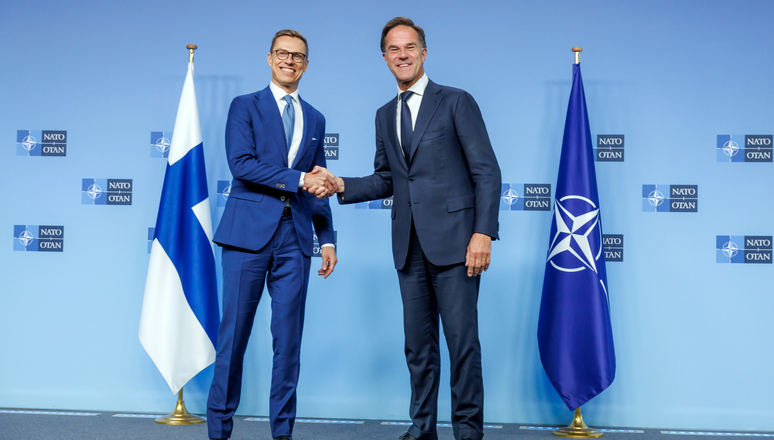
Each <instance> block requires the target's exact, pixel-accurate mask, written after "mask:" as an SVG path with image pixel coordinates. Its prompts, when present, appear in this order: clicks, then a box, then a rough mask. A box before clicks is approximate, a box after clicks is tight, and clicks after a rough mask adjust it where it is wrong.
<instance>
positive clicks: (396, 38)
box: [382, 25, 427, 91]
mask: <svg viewBox="0 0 774 440" xmlns="http://www.w3.org/2000/svg"><path fill="white" fill-rule="evenodd" d="M384 46H385V52H384V53H383V54H382V56H383V57H384V61H386V62H387V67H389V68H390V71H391V72H392V74H393V75H395V79H396V80H398V87H399V88H400V89H401V90H404V91H405V90H408V88H409V87H411V86H412V85H414V83H415V82H417V80H418V79H419V78H421V77H422V75H423V74H424V73H425V69H424V67H423V66H422V64H423V63H424V62H425V56H427V49H424V48H422V46H421V45H420V43H419V35H417V31H415V30H414V29H413V28H410V27H408V26H402V25H401V26H396V27H394V28H392V29H390V31H389V32H388V33H387V36H386V37H385V38H384Z"/></svg>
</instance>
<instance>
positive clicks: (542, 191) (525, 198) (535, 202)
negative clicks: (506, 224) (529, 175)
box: [500, 183, 551, 211]
mask: <svg viewBox="0 0 774 440" xmlns="http://www.w3.org/2000/svg"><path fill="white" fill-rule="evenodd" d="M550 210H551V184H548V183H503V184H502V187H501V188H500V211H550Z"/></svg>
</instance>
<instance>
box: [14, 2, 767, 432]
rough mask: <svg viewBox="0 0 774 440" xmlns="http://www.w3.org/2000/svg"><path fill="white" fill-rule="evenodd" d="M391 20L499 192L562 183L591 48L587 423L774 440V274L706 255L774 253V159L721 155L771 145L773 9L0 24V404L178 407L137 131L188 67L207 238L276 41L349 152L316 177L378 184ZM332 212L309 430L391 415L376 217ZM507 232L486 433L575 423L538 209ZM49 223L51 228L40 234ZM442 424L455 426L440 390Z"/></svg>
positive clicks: (314, 320) (395, 314) (308, 371)
mask: <svg viewBox="0 0 774 440" xmlns="http://www.w3.org/2000/svg"><path fill="white" fill-rule="evenodd" d="M397 15H409V16H411V17H412V18H413V19H414V20H415V21H416V22H417V24H419V25H420V26H422V27H424V29H425V31H426V33H427V44H428V56H427V62H426V64H425V69H426V72H427V74H428V76H429V77H430V78H431V79H432V80H434V81H436V82H438V83H440V84H446V85H452V86H456V87H460V88H463V89H466V90H468V91H469V92H470V93H471V94H472V95H473V96H474V97H475V98H476V100H477V101H478V103H479V105H480V107H481V109H482V112H483V115H484V119H485V121H486V123H487V127H488V129H489V134H490V137H491V139H492V144H493V146H494V148H495V152H496V154H497V156H498V159H499V161H500V166H501V168H502V174H503V176H502V177H503V182H504V183H508V184H511V187H512V188H523V184H550V185H551V188H554V185H555V183H556V177H557V169H558V160H559V152H560V147H561V142H562V133H563V129H564V127H563V124H564V117H565V112H566V106H567V101H568V98H569V91H570V86H571V64H572V53H571V52H570V48H571V47H572V46H583V47H584V49H585V50H584V52H583V55H582V66H583V76H584V80H585V81H584V83H585V88H586V98H587V104H588V110H589V120H590V127H591V132H592V137H593V138H594V139H595V140H596V136H597V135H605V134H610V135H623V136H624V140H625V150H624V151H625V161H623V162H597V164H596V165H597V176H598V184H599V194H600V202H601V206H602V215H603V225H604V228H605V233H606V234H621V235H623V236H624V253H623V255H624V258H623V261H622V262H609V263H608V265H607V271H608V281H609V289H610V304H611V313H612V324H613V332H614V338H615V343H616V354H617V360H618V370H617V377H616V379H615V381H614V382H613V384H612V386H611V387H610V388H609V389H608V390H607V391H605V392H604V393H602V394H601V395H600V396H598V397H597V398H596V399H594V400H593V401H592V402H590V403H589V404H587V405H586V406H584V416H585V417H586V419H587V421H589V422H591V423H593V424H595V425H607V426H639V427H672V428H703V429H734V430H737V429H738V430H772V429H774V426H772V422H771V414H772V411H774V403H772V400H771V399H770V396H771V392H772V389H773V387H774V379H772V374H771V367H770V366H771V364H772V362H774V351H773V350H772V345H771V343H770V340H769V337H770V334H771V333H772V332H774V320H772V319H771V317H770V314H771V310H772V308H773V307H774V299H772V292H771V283H772V279H773V278H772V275H774V272H773V271H772V264H771V260H770V259H769V260H768V261H767V262H765V263H764V264H748V263H742V264H734V263H731V264H728V263H727V262H728V261H729V259H728V258H725V255H726V254H723V253H722V251H719V250H718V249H719V248H722V247H723V246H724V245H725V243H726V242H728V241H734V240H736V242H737V245H738V247H739V248H740V249H744V248H746V247H749V246H746V244H749V243H745V240H744V238H743V237H745V236H756V237H764V241H763V243H764V245H765V239H766V238H768V239H769V244H768V246H769V247H768V249H769V250H770V249H771V242H770V239H771V236H772V235H773V234H774V223H772V221H771V216H772V215H774V208H772V204H771V197H770V191H771V189H772V188H773V187H774V173H772V167H773V166H774V165H773V164H772V162H771V159H770V158H771V156H770V153H769V160H768V161H764V162H762V163H751V162H749V161H748V162H732V161H731V160H730V159H729V160H722V161H721V159H723V158H724V156H722V154H725V153H723V151H720V152H719V151H718V139H722V140H723V142H721V144H722V143H724V142H725V140H726V139H727V136H726V137H723V136H725V135H734V136H733V137H732V139H734V140H737V145H738V146H739V148H743V149H744V148H745V147H746V146H747V145H748V144H745V138H744V135H767V136H769V137H768V138H766V137H762V138H761V137H758V138H754V139H763V141H760V142H759V143H761V142H762V143H764V144H765V140H766V139H768V140H769V142H770V140H771V137H770V136H771V134H772V133H773V132H774V118H772V116H773V115H774V112H773V111H772V103H773V102H774V101H773V100H772V98H774V82H773V81H772V73H774V46H772V45H771V44H770V43H771V18H772V17H774V4H772V3H771V2H769V1H763V0H762V1H752V0H749V1H748V0H746V1H741V2H731V1H712V0H701V1H699V0H682V1H679V2H675V1H673V0H654V1H649V2H621V1H615V0H596V1H593V0H592V1H586V2H575V1H558V0H556V1H544V2H528V1H507V2H506V1H495V0H482V1H477V2H467V1H465V2H463V1H448V2H441V1H434V2H421V3H415V2H407V1H403V0H398V1H394V2H391V3H385V4H364V3H363V2H356V1H334V2H319V1H311V0H300V1H298V2H295V3H294V4H293V7H292V8H288V7H287V5H286V4H285V3H282V2H273V3H270V2H256V1H231V2H219V3H215V2H204V1H182V0H171V1H167V2H158V1H148V0H137V1H134V2H119V3H116V2H97V3H94V2H85V1H80V0H76V1H71V2H55V1H39V0H30V1H26V2H7V1H6V2H3V3H0V139H2V142H0V145H2V146H3V148H2V149H1V151H0V155H2V160H0V206H2V216H0V231H3V234H5V237H6V240H5V243H6V244H5V245H4V246H2V247H0V276H1V277H2V281H3V292H2V294H1V295H0V332H2V334H3V337H2V338H0V353H2V354H3V355H2V361H0V378H2V379H0V406H3V407H25V408H59V409H88V410H106V411H110V410H115V411H138V412H158V413H166V412H169V410H171V409H172V405H173V402H174V396H172V395H171V394H170V392H169V388H168V387H167V385H166V384H165V382H164V380H163V379H162V377H161V375H160V374H159V373H158V371H157V370H156V368H155V366H154V365H153V363H152V362H151V360H150V358H149V357H148V356H147V354H146V353H145V352H144V350H143V348H142V346H141V345H140V343H139V340H138V337H137V333H138V324H139V316H140V307H141V302H142V296H143V290H144V284H145V275H146V272H147V266H148V228H149V227H152V226H153V225H154V224H155V220H156V211H157V209H158V203H159V197H160V192H161V185H162V181H163V176H164V169H165V160H164V159H163V158H158V157H153V155H152V152H153V148H154V147H152V146H151V143H150V139H151V132H165V133H167V134H170V133H171V131H172V129H173V124H174V118H175V112H176V109H177V104H178V99H179V96H180V92H181V89H182V83H183V79H184V76H185V69H186V63H187V57H188V53H187V51H186V50H185V45H186V44H188V43H195V44H198V45H199V50H198V51H197V53H196V60H195V62H196V77H195V83H196V89H197V95H198V100H199V111H200V116H201V121H202V130H203V138H204V148H205V150H206V155H207V171H208V179H209V187H210V197H211V206H212V218H213V224H214V225H217V222H218V220H219V219H220V215H221V214H222V208H220V207H218V206H217V198H218V197H219V196H218V194H217V190H218V182H219V181H225V180H229V179H230V174H229V171H228V167H227V165H226V161H225V153H224V144H223V137H224V127H225V122H226V114H227V110H228V105H229V102H230V101H231V99H232V98H233V97H234V96H236V95H238V94H244V93H249V92H253V91H256V90H258V89H261V88H263V87H265V86H266V85H267V84H268V81H269V80H270V70H269V68H268V66H267V65H266V53H267V52H268V50H269V43H270V40H271V37H272V36H273V34H274V32H276V31H277V30H279V29H282V28H294V29H297V30H299V31H301V32H302V33H303V34H304V35H305V36H306V37H307V38H308V40H309V43H310V47H309V49H310V53H309V58H310V63H309V69H308V71H307V72H306V74H305V75H304V78H303V81H302V82H301V87H300V93H301V95H302V96H303V97H304V99H306V100H307V101H309V102H310V103H312V104H313V105H314V106H315V107H317V108H318V109H319V110H321V111H322V112H323V113H324V114H325V116H326V118H327V122H328V126H327V132H328V133H333V134H338V135H339V155H338V159H337V160H331V161H330V162H329V168H330V169H331V170H332V171H333V172H334V173H337V174H341V175H364V174H367V173H370V172H371V171H372V168H371V164H372V161H373V152H374V128H373V120H374V114H375V111H376V109H377V108H378V107H379V106H380V105H382V104H383V103H384V102H386V101H387V100H388V99H390V98H391V97H392V96H394V95H395V92H396V88H395V81H394V78H393V77H392V75H391V74H390V72H389V71H388V69H387V67H386V66H385V65H384V61H383V60H382V59H381V53H380V51H379V34H380V31H381V28H382V26H383V25H384V23H386V21H387V20H389V19H390V18H392V17H394V16H397ZM49 131H59V132H61V131H65V132H66V155H65V156H53V157H47V156H34V155H29V153H27V154H25V153H26V151H27V150H25V149H24V146H25V144H24V143H23V142H22V141H23V138H24V137H26V136H28V135H33V136H38V137H47V138H48V139H53V140H56V139H57V138H60V137H61V136H60V135H61V133H47V132H49ZM20 132H21V135H20ZM738 134H741V136H737V135H738ZM45 135H47V136H45ZM719 136H720V137H719ZM751 139H753V138H751ZM37 140H38V141H40V139H37ZM27 146H28V147H29V143H27ZM38 146H40V145H38ZM49 146H53V147H54V148H49V149H48V150H47V152H48V153H49V154H56V153H57V152H61V149H59V148H56V147H57V146H59V147H61V145H60V144H51V145H49ZM769 147H770V144H769ZM756 151H758V150H756ZM767 151H769V152H770V151H771V150H770V149H769V150H767ZM729 152H732V151H731V150H729ZM743 153H744V152H740V153H739V154H743ZM738 157H743V156H738ZM719 158H720V159H719ZM84 179H86V182H87V183H93V182H94V179H97V180H98V181H101V182H103V181H104V182H107V183H109V182H108V179H131V184H132V202H131V205H105V206H102V205H94V204H93V203H91V204H89V203H86V202H89V199H88V195H87V194H85V193H84V189H85V188H84ZM653 185H658V187H657V188H656V187H653ZM669 185H696V186H697V189H698V212H646V211H647V209H646V208H647V207H648V206H652V205H649V203H650V202H649V200H647V196H649V195H650V194H651V192H652V191H651V190H652V189H659V190H660V191H661V192H662V194H664V196H665V197H666V198H670V195H674V194H670V190H669ZM86 187H88V185H86ZM644 193H645V194H644ZM521 195H523V194H521ZM509 200H510V199H509ZM503 203H504V205H503V206H504V208H509V207H510V205H507V204H506V202H505V201H504V202H503ZM666 203H669V202H666ZM667 206H672V205H671V204H668V205H667ZM332 208H333V213H334V225H335V229H336V230H337V232H338V246H339V247H338V256H339V259H340V263H339V266H337V268H336V271H335V273H334V274H333V276H332V277H331V278H329V279H327V280H324V281H323V280H322V279H318V278H317V277H315V278H314V279H313V280H312V281H311V284H310V295H309V302H308V308H307V310H308V313H307V321H306V327H305V336H304V338H305V339H304V345H303V350H302V370H301V379H300V385H299V387H300V388H299V415H300V416H302V417H332V418H369V419H399V420H405V419H407V418H408V415H407V414H408V397H409V388H408V372H407V368H406V366H405V362H404V359H403V342H402V325H401V311H400V310H401V305H400V297H399V293H398V283H397V277H396V275H395V271H394V270H393V269H392V257H391V255H390V237H389V222H390V221H389V214H388V212H389V211H387V210H376V209H358V208H357V207H355V206H339V205H338V204H337V203H335V202H334V203H333V204H332ZM650 210H651V211H655V210H656V209H655V208H654V209H650ZM500 214H501V215H500V224H501V238H502V240H501V241H499V242H496V243H495V244H494V247H493V261H492V265H491V267H490V269H489V271H488V272H487V273H486V274H485V275H484V278H483V281H482V292H481V299H480V314H481V342H482V348H483V362H484V381H485V386H486V412H485V414H486V420H487V422H512V423H539V424H549V423H550V424H566V423H567V422H569V420H570V413H569V412H568V411H567V409H566V407H565V406H564V405H563V403H562V402H561V400H560V399H559V397H558V395H557V394H556V392H555V391H554V390H553V388H552V387H551V385H550V383H549V382H548V380H547V379H546V377H545V374H544V373H543V369H542V366H541V365H540V361H539V357H538V350H537V338H536V332H537V319H538V309H539V304H540V295H541V287H542V280H543V269H544V265H545V255H546V254H545V253H546V250H547V247H548V239H549V237H548V236H549V229H550V223H551V213H550V211H528V210H511V209H504V210H502V211H501V212H500ZM41 225H43V226H57V227H59V226H61V227H63V228H62V229H58V228H53V231H54V232H53V233H52V232H51V231H52V228H42V229H41V228H33V227H32V226H41ZM25 229H26V230H27V231H34V232H33V235H35V234H40V233H41V230H43V231H44V234H45V232H49V233H50V234H53V237H54V238H57V237H58V234H59V233H60V232H61V233H63V236H64V244H63V250H62V252H45V251H43V250H45V249H41V251H37V252H35V251H31V250H30V249H29V248H23V246H21V245H20V244H19V243H20V241H19V239H18V233H19V231H23V230H25ZM57 231H59V232H57ZM12 234H13V235H12ZM740 237H741V238H740ZM33 238H40V237H37V236H36V237H33ZM44 238H45V237H44ZM43 241H45V240H43ZM52 242H55V243H58V242H59V241H57V240H53V241H52ZM750 246H752V245H750ZM24 249H27V250H26V251H25V250H24ZM727 252H729V255H730V254H731V253H733V252H731V251H727ZM740 252H743V253H742V255H746V254H744V251H743V250H742V251H740ZM756 252H757V253H756ZM753 254H754V255H757V256H759V257H761V256H762V257H761V258H765V256H766V255H768V256H769V258H770V256H771V252H770V251H769V252H768V254H767V253H766V252H765V251H763V252H761V251H755V252H752V251H750V252H749V255H753ZM217 258H218V264H220V262H219V258H220V253H219V251H218V253H217ZM319 261H320V260H319V259H315V260H313V264H314V265H317V264H318V262H319ZM734 261H735V260H734ZM742 261H745V259H742ZM747 261H752V260H749V259H748V260H747ZM218 276H219V280H220V273H219V274H218ZM267 305H268V304H267V302H264V303H263V304H262V305H261V307H260V310H259V314H258V317H257V322H256V327H255V329H254V332H253V337H252V340H251V343H250V347H249V350H248V353H247V356H246V361H245V362H246V365H245V370H246V374H245V382H244V389H245V392H244V394H243V399H242V403H241V406H240V411H239V413H240V414H243V415H266V414H267V413H268V397H267V393H268V385H269V377H270V374H269V373H270V369H271V354H270V351H271V350H270V347H271V341H270V336H269V334H268V323H267V317H268V307H267ZM444 362H445V360H444ZM446 365H448V363H447V364H446ZM444 369H446V366H444ZM446 377H447V379H444V380H442V383H448V375H447V376H446ZM210 379H211V370H210V369H207V370H205V371H204V372H203V373H201V374H200V375H199V376H198V377H197V378H196V379H194V380H193V381H192V382H191V383H190V384H189V385H187V386H186V388H185V389H186V404H187V406H188V409H189V410H190V411H192V412H199V413H200V412H202V411H204V404H205V400H206V393H207V389H208V386H209V382H210ZM439 406H440V408H441V414H442V415H444V418H445V419H447V420H448V418H449V407H450V396H449V391H448V387H446V386H444V387H442V393H441V398H440V402H439Z"/></svg>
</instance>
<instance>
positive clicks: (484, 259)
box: [465, 232, 492, 277]
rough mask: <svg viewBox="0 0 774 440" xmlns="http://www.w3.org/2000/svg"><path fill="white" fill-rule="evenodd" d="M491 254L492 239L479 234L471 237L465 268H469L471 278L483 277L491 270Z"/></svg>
mask: <svg viewBox="0 0 774 440" xmlns="http://www.w3.org/2000/svg"><path fill="white" fill-rule="evenodd" d="M491 253H492V237H490V236H488V235H486V234H481V233H478V232H476V233H474V234H473V236H472V237H470V244H468V252H467V254H465V266H467V268H468V276H469V277H475V276H478V275H481V273H483V272H486V270H487V269H489V261H490V256H491Z"/></svg>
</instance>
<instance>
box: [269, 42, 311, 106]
mask: <svg viewBox="0 0 774 440" xmlns="http://www.w3.org/2000/svg"><path fill="white" fill-rule="evenodd" d="M278 50H284V51H287V52H291V53H301V54H304V55H306V44H304V42H303V40H301V39H300V38H296V37H289V36H284V35H283V36H281V37H279V38H277V39H276V40H275V41H274V46H273V47H272V48H271V52H270V53H269V55H268V61H269V66H271V80H272V81H273V82H274V84H277V85H278V86H280V87H281V88H282V89H283V90H285V91H286V92H288V93H291V92H294V91H295V90H296V89H297V88H298V82H299V81H301V76H302V75H303V74H304V72H306V67H307V66H308V65H309V59H307V58H304V61H302V62H300V63H299V62H296V61H293V55H292V54H291V55H288V57H287V58H285V59H284V60H281V59H279V57H277V51H278Z"/></svg>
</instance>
